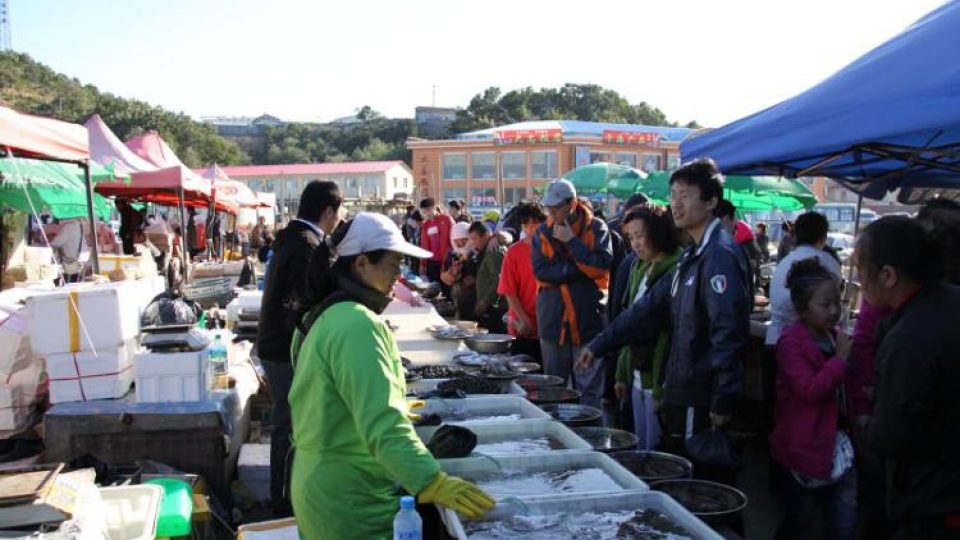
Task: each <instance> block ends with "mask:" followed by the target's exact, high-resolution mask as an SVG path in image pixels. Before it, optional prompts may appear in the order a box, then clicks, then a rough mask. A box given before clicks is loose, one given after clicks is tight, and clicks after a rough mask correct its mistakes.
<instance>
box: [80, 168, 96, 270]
mask: <svg viewBox="0 0 960 540" xmlns="http://www.w3.org/2000/svg"><path fill="white" fill-rule="evenodd" d="M79 165H80V168H82V169H83V184H84V187H85V188H86V191H87V217H88V218H89V220H90V238H91V242H90V262H91V263H92V264H93V273H94V274H99V273H100V246H99V245H98V242H97V240H98V239H97V218H96V212H95V211H94V208H93V180H92V179H91V177H90V162H89V161H81V162H80V163H79ZM81 230H82V229H81Z"/></svg>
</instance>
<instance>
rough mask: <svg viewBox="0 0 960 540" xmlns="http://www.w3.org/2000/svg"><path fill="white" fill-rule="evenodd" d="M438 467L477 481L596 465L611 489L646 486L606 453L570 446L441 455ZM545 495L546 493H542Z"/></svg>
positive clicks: (575, 493)
mask: <svg viewBox="0 0 960 540" xmlns="http://www.w3.org/2000/svg"><path fill="white" fill-rule="evenodd" d="M439 463H440V468H442V469H443V472H445V473H447V474H450V475H453V476H458V477H460V478H463V479H465V480H470V481H474V482H475V481H477V480H482V479H483V478H484V477H487V478H489V475H490V474H496V473H498V472H501V471H503V472H514V471H523V472H525V473H531V474H534V473H557V472H571V471H575V470H582V469H600V470H602V471H603V472H604V473H606V474H607V475H608V476H609V477H610V478H611V479H612V480H613V481H614V482H616V484H617V485H618V486H620V487H619V489H618V490H615V491H624V490H643V489H649V486H647V484H646V483H645V482H644V481H643V480H640V479H639V478H637V477H636V476H634V474H633V473H631V472H630V471H628V470H627V469H626V468H624V467H623V465H620V464H619V463H617V462H616V461H614V460H613V459H612V458H611V457H610V456H608V455H606V454H604V453H601V452H593V451H590V452H588V451H580V450H571V451H569V452H543V453H540V454H518V455H510V456H497V457H496V458H493V457H489V456H485V457H467V458H462V459H441V460H440V461H439ZM610 491H614V490H610V489H599V490H598V489H592V490H591V488H590V487H589V486H575V490H574V491H570V492H566V491H565V492H563V493H556V494H555V495H557V496H574V497H576V496H580V495H583V494H584V493H604V492H610ZM490 493H491V495H492V496H494V497H503V496H509V495H512V494H510V493H498V492H496V491H491V492H490ZM544 495H548V494H546V493H545V494H544ZM549 495H554V494H549Z"/></svg>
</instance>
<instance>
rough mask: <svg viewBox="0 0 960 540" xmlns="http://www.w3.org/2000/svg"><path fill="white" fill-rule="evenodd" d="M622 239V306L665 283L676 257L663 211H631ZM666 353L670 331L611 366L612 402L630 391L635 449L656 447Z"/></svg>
mask: <svg viewBox="0 0 960 540" xmlns="http://www.w3.org/2000/svg"><path fill="white" fill-rule="evenodd" d="M623 232H624V236H625V237H626V239H627V240H629V242H630V247H631V248H632V249H633V251H634V253H636V255H637V259H636V261H635V262H634V263H633V266H632V267H631V268H630V279H629V282H628V284H627V288H626V292H625V296H624V298H623V299H621V300H622V301H623V303H624V307H629V306H630V305H631V304H633V303H634V302H636V301H637V300H639V299H640V298H642V297H643V295H644V294H645V293H646V291H648V290H649V289H650V288H652V287H653V284H654V283H656V282H657V281H659V280H660V279H664V278H666V279H669V278H670V276H671V275H672V273H673V270H674V269H675V268H676V266H677V259H679V258H680V252H681V250H680V245H679V242H678V235H677V232H676V229H675V228H674V225H673V218H671V217H670V216H669V215H668V214H667V212H665V211H664V209H663V208H660V207H643V208H636V209H634V210H631V211H630V212H628V213H627V215H626V216H624V218H623ZM669 349H670V332H669V331H667V332H664V333H663V334H661V335H660V338H659V339H658V340H657V342H656V345H655V346H653V347H652V348H651V347H637V346H631V347H624V348H623V350H622V351H620V357H619V358H618V361H617V373H616V386H615V387H614V388H615V390H616V393H617V397H618V398H619V399H620V400H621V401H622V400H624V399H626V396H627V391H628V389H631V390H630V391H631V399H632V402H633V423H634V428H635V432H636V434H637V437H639V438H640V442H639V443H638V444H637V449H638V450H653V449H654V447H656V445H657V444H658V443H659V442H660V423H659V421H658V420H657V409H658V408H659V405H658V404H659V402H660V399H661V398H662V395H663V388H662V384H663V376H662V374H663V363H664V360H665V359H666V356H667V353H668V351H669Z"/></svg>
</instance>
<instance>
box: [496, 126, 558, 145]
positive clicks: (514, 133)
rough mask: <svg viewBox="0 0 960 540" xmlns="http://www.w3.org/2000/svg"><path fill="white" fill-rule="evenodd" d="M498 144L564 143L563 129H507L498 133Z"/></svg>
mask: <svg viewBox="0 0 960 540" xmlns="http://www.w3.org/2000/svg"><path fill="white" fill-rule="evenodd" d="M494 141H495V142H496V143H497V144H538V143H539V144H543V143H558V142H562V141H563V130H562V129H507V130H503V131H497V132H496V136H495V139H494Z"/></svg>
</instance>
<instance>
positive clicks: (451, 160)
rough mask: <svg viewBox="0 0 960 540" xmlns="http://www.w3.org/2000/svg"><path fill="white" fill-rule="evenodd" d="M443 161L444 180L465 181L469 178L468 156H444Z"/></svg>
mask: <svg viewBox="0 0 960 540" xmlns="http://www.w3.org/2000/svg"><path fill="white" fill-rule="evenodd" d="M442 161H443V167H442V168H443V171H442V173H443V179H444V180H463V179H464V178H466V177H467V155H466V154H444V155H443V160H442Z"/></svg>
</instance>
